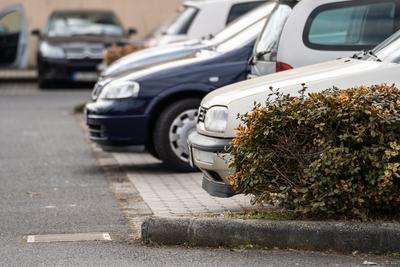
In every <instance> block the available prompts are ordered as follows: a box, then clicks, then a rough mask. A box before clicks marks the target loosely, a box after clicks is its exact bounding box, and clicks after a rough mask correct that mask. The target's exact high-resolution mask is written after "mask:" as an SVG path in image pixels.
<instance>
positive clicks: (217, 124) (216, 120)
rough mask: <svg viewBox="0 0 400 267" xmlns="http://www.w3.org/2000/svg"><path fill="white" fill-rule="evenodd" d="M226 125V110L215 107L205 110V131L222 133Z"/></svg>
mask: <svg viewBox="0 0 400 267" xmlns="http://www.w3.org/2000/svg"><path fill="white" fill-rule="evenodd" d="M227 123H228V108H226V107H221V106H215V107H211V108H210V109H209V110H207V113H206V118H205V120H204V127H205V129H206V130H207V131H211V132H218V133H223V132H224V131H225V130H226V125H227Z"/></svg>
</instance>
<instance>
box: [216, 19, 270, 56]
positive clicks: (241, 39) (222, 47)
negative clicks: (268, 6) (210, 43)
mask: <svg viewBox="0 0 400 267" xmlns="http://www.w3.org/2000/svg"><path fill="white" fill-rule="evenodd" d="M266 21H267V19H266V18H264V19H262V20H259V21H257V22H256V23H253V24H251V25H249V26H248V27H247V28H245V29H243V30H242V31H241V32H238V33H236V34H235V35H234V36H232V37H231V38H229V39H227V40H225V41H224V42H222V43H220V44H218V45H217V46H215V47H214V49H215V51H217V52H220V53H225V52H228V51H232V50H234V49H237V48H241V47H243V46H244V45H246V44H248V43H250V42H251V41H254V40H255V39H256V38H257V36H258V35H259V34H260V32H261V30H262V27H263V26H264V24H265V22H266Z"/></svg>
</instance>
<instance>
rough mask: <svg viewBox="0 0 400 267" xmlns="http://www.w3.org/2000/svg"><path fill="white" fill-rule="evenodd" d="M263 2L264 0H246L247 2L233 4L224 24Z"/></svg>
mask: <svg viewBox="0 0 400 267" xmlns="http://www.w3.org/2000/svg"><path fill="white" fill-rule="evenodd" d="M263 3H264V2H248V3H243V4H236V5H233V6H232V8H231V10H230V11H229V15H228V20H227V21H226V24H228V23H230V22H232V21H234V20H235V19H237V18H239V17H240V16H242V15H244V14H246V13H247V12H249V11H250V10H252V9H253V8H256V7H258V6H259V5H260V4H263Z"/></svg>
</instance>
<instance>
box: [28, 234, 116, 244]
mask: <svg viewBox="0 0 400 267" xmlns="http://www.w3.org/2000/svg"><path fill="white" fill-rule="evenodd" d="M26 241H27V242H28V243H48V242H79V241H111V236H110V234H109V233H76V234H51V235H28V237H27V240H26Z"/></svg>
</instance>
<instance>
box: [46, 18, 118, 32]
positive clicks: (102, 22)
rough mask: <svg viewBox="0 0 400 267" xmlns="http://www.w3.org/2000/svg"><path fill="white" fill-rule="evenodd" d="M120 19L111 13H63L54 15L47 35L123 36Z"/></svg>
mask: <svg viewBox="0 0 400 267" xmlns="http://www.w3.org/2000/svg"><path fill="white" fill-rule="evenodd" d="M123 33H124V31H123V29H122V26H121V24H120V23H119V21H118V19H117V18H116V17H115V16H114V14H113V13H111V12H71V13H68V12H65V13H64V12H61V13H56V14H53V15H52V16H51V18H50V20H49V23H48V27H47V35H48V36H50V37H56V36H74V35H117V36H121V35H123Z"/></svg>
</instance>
